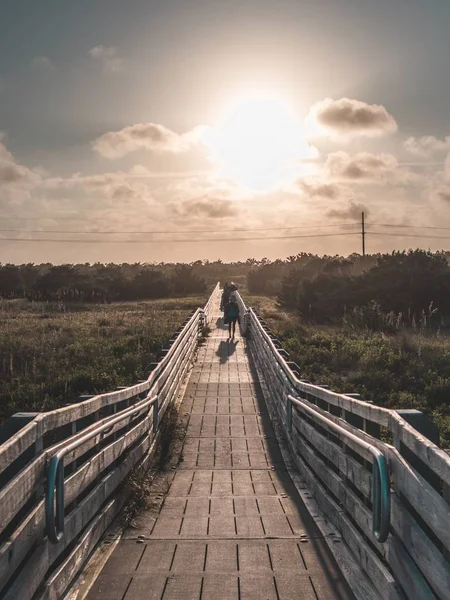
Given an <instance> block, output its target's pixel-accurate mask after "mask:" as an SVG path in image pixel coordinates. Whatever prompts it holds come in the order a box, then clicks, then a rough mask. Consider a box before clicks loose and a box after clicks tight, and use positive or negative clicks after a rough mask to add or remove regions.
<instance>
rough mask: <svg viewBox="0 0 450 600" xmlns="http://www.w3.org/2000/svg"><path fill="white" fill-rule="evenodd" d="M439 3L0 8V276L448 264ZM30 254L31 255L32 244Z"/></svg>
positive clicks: (287, 1) (447, 99) (447, 64)
mask: <svg viewBox="0 0 450 600" xmlns="http://www.w3.org/2000/svg"><path fill="white" fill-rule="evenodd" d="M449 22H450V3H448V2H446V1H444V0H429V1H428V2H423V0H422V1H419V0H378V1H377V2H373V1H372V0H315V1H314V2H303V1H302V0H292V1H291V0H277V2H274V1H273V0H165V1H164V2H160V1H156V0H155V1H153V0H150V1H149V0H145V1H144V0H140V1H138V0H127V2H124V1H123V0H120V1H119V0H96V1H95V2H92V1H88V0H77V2H71V3H69V2H61V1H59V0H41V1H40V2H33V1H31V0H27V1H24V0H0V263H8V262H13V263H23V262H34V263H39V262H52V263H63V262H82V263H84V262H90V263H93V262H97V261H99V262H171V261H194V260H198V259H209V260H215V259H218V258H221V259H222V260H224V261H231V260H243V259H246V258H247V257H254V258H262V257H268V258H270V259H274V258H284V257H286V256H289V255H293V254H297V253H298V252H314V253H319V254H329V255H334V254H342V255H347V254H350V253H352V252H360V251H361V236H360V230H361V226H360V221H361V213H362V212H364V215H365V221H366V229H367V232H368V233H367V238H366V249H367V252H370V253H372V252H387V251H392V250H394V249H404V248H416V247H422V248H426V249H428V248H429V249H432V250H438V249H450V211H449V208H450V112H449V106H450V61H448V56H449V55H450V36H448V24H449ZM45 240H47V241H45Z"/></svg>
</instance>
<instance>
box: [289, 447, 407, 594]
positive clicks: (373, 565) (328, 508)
mask: <svg viewBox="0 0 450 600" xmlns="http://www.w3.org/2000/svg"><path fill="white" fill-rule="evenodd" d="M290 445H291V444H290ZM291 450H292V455H293V457H294V459H295V462H296V464H297V467H298V469H299V471H300V474H301V475H302V477H303V478H304V480H305V482H306V483H307V485H308V489H309V490H310V491H311V493H312V494H313V496H314V497H315V499H316V501H317V504H318V505H319V507H320V509H321V510H322V511H323V512H324V513H325V514H326V515H327V516H328V518H329V519H330V520H331V522H332V523H333V524H334V525H335V527H336V528H337V529H338V530H339V531H340V532H341V534H342V537H343V540H344V541H345V543H346V544H348V546H349V548H350V549H351V550H352V552H353V554H354V556H355V560H357V562H358V564H359V565H360V566H361V568H362V569H363V570H364V572H365V573H366V574H367V576H368V577H369V579H370V581H371V582H372V584H373V585H374V586H375V589H376V590H377V591H378V593H379V594H380V596H381V597H382V598H383V600H404V598H403V595H402V593H401V592H400V591H399V589H398V585H397V583H396V581H395V579H394V577H393V576H392V574H391V573H390V572H389V570H388V568H387V567H386V566H385V565H384V564H383V562H382V561H381V560H380V559H379V558H378V556H377V555H376V554H375V552H374V551H373V550H372V548H371V547H370V546H369V545H368V544H367V541H366V540H365V539H364V538H363V537H362V535H361V534H360V533H359V532H358V531H357V529H356V528H355V527H354V526H353V525H352V524H351V523H350V521H349V519H348V518H347V517H346V516H345V513H344V511H343V510H342V509H341V508H340V507H339V506H338V505H337V504H336V502H335V501H334V500H333V499H332V498H331V496H330V494H329V492H328V491H327V489H326V488H325V487H324V486H323V485H322V484H321V483H320V482H319V481H318V480H317V478H316V476H315V474H314V472H313V471H312V470H311V469H310V468H309V466H308V465H307V463H306V462H305V461H304V460H303V458H302V457H301V456H300V455H298V454H297V453H296V452H295V451H293V450H294V449H293V447H292V445H291ZM362 598H364V596H362Z"/></svg>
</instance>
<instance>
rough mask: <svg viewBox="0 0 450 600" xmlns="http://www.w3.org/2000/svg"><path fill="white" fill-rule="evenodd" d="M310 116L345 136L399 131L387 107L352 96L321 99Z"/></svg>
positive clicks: (327, 128) (376, 134)
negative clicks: (351, 97)
mask: <svg viewBox="0 0 450 600" xmlns="http://www.w3.org/2000/svg"><path fill="white" fill-rule="evenodd" d="M309 118H310V119H312V120H313V121H315V122H316V123H317V124H318V125H320V126H322V127H323V128H325V129H326V130H328V131H329V132H330V133H332V134H333V133H335V134H338V135H344V136H360V135H361V136H378V135H384V134H387V133H394V132H395V131H397V123H396V122H395V119H394V117H393V116H392V115H390V114H389V113H388V112H387V110H386V109H385V108H384V106H380V105H378V104H366V103H365V102H361V101H360V100H351V99H350V98H341V99H340V100H332V99H331V98H327V99H326V100H322V101H321V102H317V103H316V104H315V105H314V106H313V107H312V108H311V111H310V115H309Z"/></svg>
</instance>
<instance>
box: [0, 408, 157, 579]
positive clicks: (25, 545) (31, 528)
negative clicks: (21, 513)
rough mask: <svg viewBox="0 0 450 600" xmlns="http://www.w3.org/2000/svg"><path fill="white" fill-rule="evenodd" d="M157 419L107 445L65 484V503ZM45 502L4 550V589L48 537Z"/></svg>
mask: <svg viewBox="0 0 450 600" xmlns="http://www.w3.org/2000/svg"><path fill="white" fill-rule="evenodd" d="M152 426H153V417H152V416H151V417H147V419H146V420H145V421H142V422H140V423H139V424H137V425H136V426H135V427H134V428H133V429H131V430H130V431H129V432H127V433H126V434H125V435H124V436H122V437H121V438H119V439H118V440H117V441H115V442H113V443H111V444H110V445H109V446H106V447H105V448H103V449H102V450H101V451H99V453H98V454H96V455H95V456H93V457H92V458H91V459H90V460H89V461H88V462H87V463H85V464H84V465H83V466H82V467H81V468H80V469H78V471H76V472H75V473H73V474H72V475H70V477H69V478H68V479H67V480H66V481H65V503H66V506H68V505H69V504H70V503H72V502H73V501H74V500H75V499H76V498H77V497H78V496H79V495H80V494H81V493H82V492H83V491H84V490H85V489H86V488H87V487H88V486H89V485H90V484H91V483H92V481H94V480H95V479H96V478H97V477H98V476H99V475H100V474H101V472H103V471H106V469H107V468H108V467H109V466H110V465H111V464H112V463H113V462H114V461H116V460H117V459H118V458H119V457H120V455H121V454H123V452H124V451H125V450H127V449H128V448H129V447H130V446H131V445H132V444H133V443H134V442H135V441H136V440H137V439H139V437H141V436H142V435H144V434H145V432H149V436H150V439H152V436H153V433H152V431H151V429H152ZM44 519H45V515H44V502H43V501H41V502H40V503H39V505H38V506H37V507H35V508H34V509H33V510H32V512H31V513H30V515H28V517H27V518H26V519H25V520H24V521H23V522H22V523H21V525H20V527H19V528H18V529H17V530H16V531H15V532H14V534H13V535H12V536H11V538H10V539H9V540H8V541H7V542H5V544H3V545H2V546H1V547H0V589H1V588H2V587H3V586H4V585H5V583H6V581H7V580H8V578H9V577H10V574H11V572H14V571H15V569H16V568H17V567H18V566H19V565H20V563H21V562H22V560H23V559H24V558H25V557H26V555H27V553H28V552H29V551H30V550H31V548H32V546H33V545H34V543H35V542H36V541H38V540H39V539H41V538H42V537H43V534H44V526H45V525H44Z"/></svg>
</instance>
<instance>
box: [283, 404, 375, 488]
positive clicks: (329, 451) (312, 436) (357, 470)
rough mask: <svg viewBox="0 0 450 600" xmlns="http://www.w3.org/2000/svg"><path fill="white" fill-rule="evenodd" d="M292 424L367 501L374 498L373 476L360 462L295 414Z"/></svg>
mask: <svg viewBox="0 0 450 600" xmlns="http://www.w3.org/2000/svg"><path fill="white" fill-rule="evenodd" d="M292 424H293V427H295V429H296V430H297V433H298V435H302V436H303V437H305V438H306V439H307V440H308V441H309V442H310V443H311V444H313V445H314V447H315V448H317V450H318V451H319V452H320V453H321V454H323V455H324V456H325V457H326V458H327V459H328V460H329V461H331V462H332V463H333V464H334V465H335V466H336V467H338V469H339V471H340V472H341V473H342V474H343V475H344V476H345V477H347V479H349V481H351V482H352V483H353V485H354V486H355V487H357V488H358V490H359V491H360V492H361V493H362V494H364V496H365V497H366V498H367V499H371V498H372V476H371V474H370V473H369V472H368V471H367V470H366V469H365V468H364V467H363V466H362V465H361V464H360V463H359V462H358V461H356V460H355V459H353V458H352V457H351V456H349V455H348V454H346V453H345V452H344V451H343V450H342V449H341V448H340V447H339V446H338V445H337V444H335V443H334V442H332V441H331V440H329V439H328V438H325V437H324V436H322V435H320V434H319V432H318V431H317V430H316V429H314V428H313V427H312V426H311V425H309V424H308V423H307V422H306V421H305V420H304V419H302V418H300V417H299V416H298V415H297V414H295V413H293V415H292ZM286 435H287V434H286Z"/></svg>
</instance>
